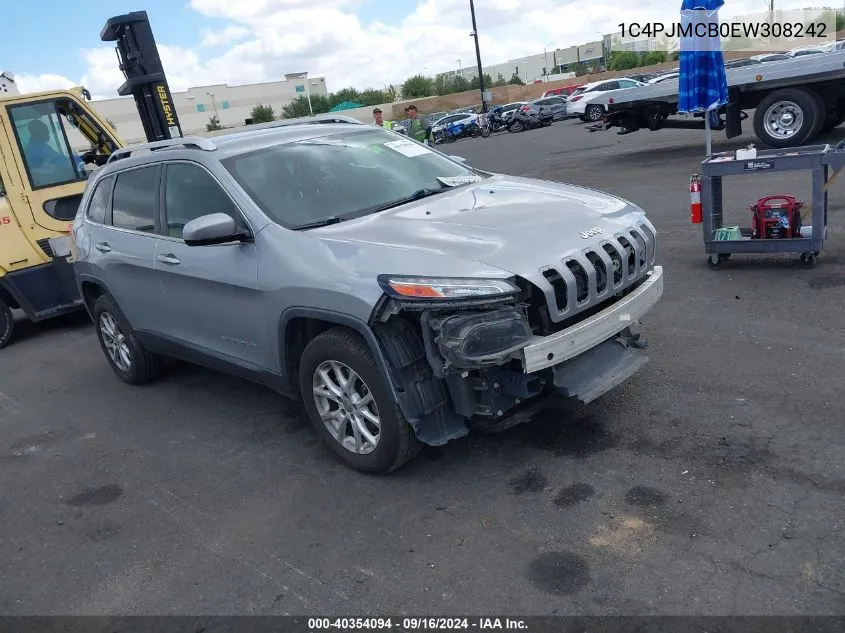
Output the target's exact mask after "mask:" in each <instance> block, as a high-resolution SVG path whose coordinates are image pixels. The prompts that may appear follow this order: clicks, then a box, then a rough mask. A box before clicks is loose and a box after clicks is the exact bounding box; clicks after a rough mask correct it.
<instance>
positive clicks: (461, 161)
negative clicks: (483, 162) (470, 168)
mask: <svg viewBox="0 0 845 633" xmlns="http://www.w3.org/2000/svg"><path fill="white" fill-rule="evenodd" d="M449 158H451V159H452V160H456V161H458V162H459V163H465V162H467V159H466V158H464V157H463V156H454V155H451V156H449Z"/></svg>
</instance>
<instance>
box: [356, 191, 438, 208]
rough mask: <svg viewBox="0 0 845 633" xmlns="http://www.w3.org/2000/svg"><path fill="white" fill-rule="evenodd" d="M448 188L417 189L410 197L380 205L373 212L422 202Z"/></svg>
mask: <svg viewBox="0 0 845 633" xmlns="http://www.w3.org/2000/svg"><path fill="white" fill-rule="evenodd" d="M447 188H448V187H437V188H436V189H435V188H434V187H427V188H425V189H417V190H416V191H415V192H414V193H412V194H411V195H410V196H405V197H404V198H399V199H398V200H394V201H393V202H388V203H386V204H382V205H379V206H377V207H373V208H372V209H371V211H372V212H373V213H377V212H378V211H384V210H386V209H392V208H393V207H398V206H401V205H403V204H407V203H409V202H413V201H414V200H422V199H423V198H428V197H429V196H435V195H437V194H438V193H443V192H444V191H446V189H447Z"/></svg>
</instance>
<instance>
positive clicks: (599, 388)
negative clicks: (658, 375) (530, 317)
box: [553, 339, 648, 404]
mask: <svg viewBox="0 0 845 633" xmlns="http://www.w3.org/2000/svg"><path fill="white" fill-rule="evenodd" d="M646 363H648V356H646V355H645V354H644V353H643V352H642V351H641V350H639V349H636V348H633V347H629V346H628V345H626V343H625V342H624V341H621V340H619V339H614V340H610V341H605V342H604V343H602V344H601V345H599V346H598V347H595V348H593V349H591V350H590V351H589V352H587V353H586V354H582V355H581V356H579V357H578V358H575V359H573V360H571V361H570V362H568V363H565V364H563V365H562V366H560V367H555V368H554V370H553V371H554V386H555V388H556V389H557V390H558V391H559V392H560V393H561V394H562V395H564V396H568V397H570V398H575V399H577V400H578V401H579V402H581V403H582V404H590V403H591V402H592V401H593V400H595V399H596V398H598V397H599V396H602V395H604V394H605V393H607V392H608V391H610V390H611V389H613V388H615V387H617V386H619V385H620V384H622V383H623V382H625V381H626V380H628V378H630V377H631V376H633V375H634V374H635V373H637V372H638V371H639V370H640V369H641V368H642V367H643V365H645V364H646Z"/></svg>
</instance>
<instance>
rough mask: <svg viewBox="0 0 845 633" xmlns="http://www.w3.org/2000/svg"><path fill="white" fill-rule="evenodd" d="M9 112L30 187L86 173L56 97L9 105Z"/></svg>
mask: <svg viewBox="0 0 845 633" xmlns="http://www.w3.org/2000/svg"><path fill="white" fill-rule="evenodd" d="M9 114H10V118H11V120H12V125H13V126H14V129H15V136H16V137H17V141H18V146H19V148H20V151H21V154H22V155H23V159H24V162H25V166H26V172H27V174H28V175H29V180H30V183H31V185H32V188H33V189H39V188H42V187H51V186H54V185H63V184H67V183H71V182H77V181H80V180H85V179H86V178H87V177H88V176H87V173H86V171H85V163H84V162H83V160H82V159H81V158H80V157H79V156H77V155H76V153H75V152H74V151H73V148H72V147H71V143H70V141H69V140H68V129H67V128H70V126H69V125H68V124H67V122H66V121H65V119H63V118H62V117H61V116H60V113H59V107H58V104H57V103H56V102H55V101H43V102H41V103H32V104H23V105H16V106H12V107H10V108H9ZM71 129H72V128H71Z"/></svg>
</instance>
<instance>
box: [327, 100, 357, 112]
mask: <svg viewBox="0 0 845 633" xmlns="http://www.w3.org/2000/svg"><path fill="white" fill-rule="evenodd" d="M363 107H364V106H363V104H360V103H355V102H354V101H341V102H340V103H338V104H337V105H336V106H335V107H333V108H332V109H331V110H329V112H340V111H341V110H352V109H354V108H363Z"/></svg>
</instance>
